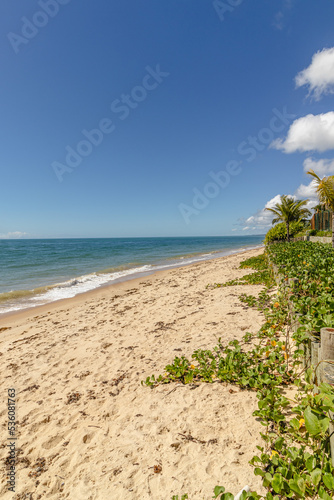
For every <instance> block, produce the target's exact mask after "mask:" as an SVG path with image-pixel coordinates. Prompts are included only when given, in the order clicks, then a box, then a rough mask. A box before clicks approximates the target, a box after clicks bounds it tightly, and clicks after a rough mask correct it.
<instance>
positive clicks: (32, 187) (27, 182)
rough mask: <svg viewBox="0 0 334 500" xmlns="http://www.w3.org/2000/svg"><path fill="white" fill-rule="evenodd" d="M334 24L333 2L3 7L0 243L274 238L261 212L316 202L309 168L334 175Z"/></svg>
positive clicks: (186, 0) (103, 0) (47, 2)
mask: <svg viewBox="0 0 334 500" xmlns="http://www.w3.org/2000/svg"><path fill="white" fill-rule="evenodd" d="M232 5H233V6H232ZM333 19H334V4H333V2H332V1H330V0H318V1H317V2H314V1H312V0H295V1H294V0H290V1H286V0H277V1H275V2H268V0H257V1H256V2H250V1H247V0H240V1H236V0H233V1H232V0H226V1H223V0H220V1H217V0H216V2H212V1H207V2H205V1H197V2H194V0H168V2H162V1H158V0H122V2H112V1H110V0H96V1H95V2H90V1H88V0H81V2H79V1H78V0H39V1H33V0H24V1H23V0H17V1H15V2H13V1H12V0H2V2H1V6H0V32H1V51H0V54H1V65H2V72H1V81H0V109H1V118H0V133H1V149H0V168H1V179H2V182H1V187H2V189H1V201H0V203H1V213H2V217H1V219H0V235H1V237H6V236H9V237H20V236H23V237H30V238H35V237H36V238H38V237H42V238H44V237H114V236H115V237H122V236H192V235H194V236H196V235H203V236H205V235H208V236H210V235H231V234H261V233H264V232H265V230H266V229H267V227H268V224H270V220H268V218H267V216H266V215H265V213H264V212H263V208H264V207H265V205H266V204H268V203H269V204H270V203H273V200H274V201H275V200H277V196H278V195H279V194H296V195H297V196H301V195H305V196H307V197H309V196H310V195H312V186H310V184H309V179H308V178H307V177H308V176H307V175H306V174H305V170H307V166H312V167H313V168H315V169H316V170H317V169H318V171H319V172H322V173H332V171H333V173H334V163H333V162H332V159H333V149H334V137H332V136H333V135H334V134H333V130H334V128H333V127H334V124H333V122H332V115H331V113H332V109H333V99H334V96H333V93H332V91H333V84H334V63H333V65H332V62H333V60H334V52H332V51H330V49H331V48H332V47H334V29H333ZM324 49H325V51H324ZM326 49H327V51H326ZM303 70H305V71H304V73H301V72H302V71H303ZM297 75H299V79H298V81H297V83H296V77H297ZM282 115H283V118H280V116H282ZM311 115H313V116H314V119H312V120H310V119H309V118H306V119H304V121H300V119H302V118H305V117H310V116H311ZM322 117H323V119H322ZM324 122H326V123H325V124H324ZM323 127H325V128H326V127H327V128H326V130H325V133H324V134H323V133H322V132H323ZM97 130H98V131H97ZM92 131H93V132H92ZM305 131H306V132H305ZM326 134H327V135H328V138H327V139H328V140H327V142H326V140H325V143H324V144H318V142H317V141H318V139H317V138H319V141H320V142H321V137H324V136H325V137H327V135H326ZM305 137H306V138H307V140H308V141H309V142H308V143H307V144H304V143H303V140H304V142H305ZM310 137H311V138H313V137H314V138H315V139H314V141H313V142H312V140H313V139H312V140H311V141H310ZM298 141H299V142H298ZM310 143H312V144H310ZM305 162H306V167H305ZM321 162H322V163H321ZM321 169H322V170H321ZM217 173H219V174H218V179H220V184H219V180H218V181H217ZM215 175H216V180H215V179H214V177H215ZM311 198H312V196H311ZM245 228H246V229H245Z"/></svg>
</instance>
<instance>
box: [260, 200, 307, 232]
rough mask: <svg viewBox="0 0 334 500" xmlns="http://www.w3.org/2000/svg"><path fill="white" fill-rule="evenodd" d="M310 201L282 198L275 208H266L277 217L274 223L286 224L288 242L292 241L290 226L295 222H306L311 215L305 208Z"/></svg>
mask: <svg viewBox="0 0 334 500" xmlns="http://www.w3.org/2000/svg"><path fill="white" fill-rule="evenodd" d="M307 202H308V200H294V199H293V198H292V196H287V195H285V194H284V195H283V196H281V202H280V203H276V205H275V206H274V208H266V210H269V211H270V212H273V214H275V215H276V217H275V218H274V219H273V221H272V223H273V224H276V222H285V225H286V234H287V240H288V241H290V224H291V222H293V221H301V220H305V219H306V217H308V216H310V215H311V212H310V211H309V210H308V209H307V208H305V205H306V203H307Z"/></svg>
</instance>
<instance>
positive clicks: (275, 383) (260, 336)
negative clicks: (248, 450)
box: [142, 242, 334, 500]
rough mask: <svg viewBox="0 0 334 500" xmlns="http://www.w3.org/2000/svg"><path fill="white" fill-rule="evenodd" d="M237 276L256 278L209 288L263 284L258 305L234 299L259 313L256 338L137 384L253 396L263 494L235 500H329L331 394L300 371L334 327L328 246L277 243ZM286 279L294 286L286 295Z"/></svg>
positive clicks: (220, 490) (226, 497) (179, 361)
mask: <svg viewBox="0 0 334 500" xmlns="http://www.w3.org/2000/svg"><path fill="white" fill-rule="evenodd" d="M269 259H270V262H271V263H273V265H274V266H276V269H277V270H278V273H279V276H280V284H279V287H278V290H277V292H276V293H273V292H272V290H271V289H272V287H273V285H274V278H273V273H272V271H271V270H270V268H269ZM240 268H241V269H247V268H253V269H255V270H256V271H255V272H254V273H251V274H247V275H246V276H244V277H243V278H239V279H237V280H232V281H230V282H227V283H223V284H214V285H213V286H211V285H208V287H210V288H211V287H212V288H219V287H221V286H237V285H243V284H251V283H253V284H264V285H265V288H264V289H263V290H262V291H261V292H260V294H259V295H258V297H255V296H253V295H246V294H241V295H240V297H239V299H240V300H241V301H242V302H243V303H244V304H247V305H248V306H249V307H256V308H258V309H259V310H261V311H263V313H264V317H265V322H264V324H263V325H262V327H261V328H260V330H259V331H258V332H257V333H256V334H252V333H246V334H245V335H244V336H243V338H242V341H241V342H239V341H237V340H233V341H231V342H229V343H228V344H227V345H225V344H224V343H223V342H222V339H219V341H218V344H217V345H216V346H215V347H214V348H213V349H212V350H203V349H198V350H196V351H195V352H194V353H193V354H192V356H191V359H187V358H186V357H184V356H182V357H175V359H174V361H173V362H172V363H171V364H169V365H167V366H166V367H165V373H164V374H162V375H159V376H157V377H156V376H154V375H152V376H151V377H147V379H146V380H145V381H144V382H142V384H144V385H146V386H148V387H151V388H152V389H154V387H156V386H158V385H160V384H168V383H171V382H176V381H177V382H179V383H183V384H190V383H194V382H196V383H198V382H206V383H213V382H228V383H230V384H235V385H238V386H240V387H241V388H242V389H249V390H256V391H257V398H258V409H257V410H256V411H255V412H254V413H253V415H254V416H255V417H257V418H259V419H260V421H261V423H262V425H263V427H264V431H263V432H262V433H261V438H262V440H263V446H258V447H257V448H258V450H259V453H258V454H257V455H256V456H254V457H253V458H252V459H251V461H250V464H251V465H252V466H253V467H254V474H255V475H257V476H260V477H261V478H262V484H263V486H264V487H265V489H266V490H267V493H266V495H265V496H263V495H260V494H258V493H256V492H246V491H245V492H243V493H242V494H241V497H240V498H241V499H242V500H245V499H254V500H262V499H266V500H280V499H288V498H292V499H298V498H306V499H316V498H320V499H324V500H330V499H332V498H333V497H334V475H333V472H334V469H333V466H332V460H331V455H330V444H329V437H330V434H329V427H330V424H331V423H332V422H333V420H332V417H331V415H332V412H334V391H333V388H332V387H331V386H330V385H328V384H321V385H320V386H316V385H315V376H314V372H313V370H312V368H308V369H307V370H306V371H304V370H302V372H301V364H302V356H303V353H304V351H303V345H304V344H305V342H306V341H307V338H308V334H309V332H312V334H313V335H314V336H317V335H319V333H320V329H321V328H322V327H323V326H334V297H333V291H334V252H333V250H332V249H331V248H330V247H329V246H328V245H319V244H311V243H308V242H298V243H290V244H287V243H278V244H275V245H271V246H270V247H269V249H267V251H266V254H263V255H261V256H259V257H255V258H251V259H247V260H245V261H243V262H242V263H241V265H240ZM290 278H293V283H292V285H291V286H290V287H287V284H288V282H289V279H290ZM291 303H292V304H293V306H294V314H299V315H300V316H299V323H300V327H299V328H298V329H297V332H296V333H294V334H293V335H291V323H292V322H293V321H294V315H293V314H292V313H291V308H290V307H289V305H290V304H291ZM251 342H252V344H253V347H252V348H251V349H249V347H250V343H251ZM246 345H247V351H245V350H244V347H245V346H246ZM288 386H290V387H293V386H294V387H295V388H296V389H297V393H296V396H295V397H294V399H289V398H287V397H286V396H285V395H284V389H285V388H287V387H288ZM173 498H177V497H173ZM185 498H187V497H185ZM213 498H219V499H220V500H233V499H234V496H233V495H232V494H231V493H229V492H226V490H225V487H223V486H216V487H215V489H214V497H213Z"/></svg>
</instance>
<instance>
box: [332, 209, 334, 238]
mask: <svg viewBox="0 0 334 500" xmlns="http://www.w3.org/2000/svg"><path fill="white" fill-rule="evenodd" d="M333 208H334V207H333ZM332 247H333V248H334V210H333V212H332Z"/></svg>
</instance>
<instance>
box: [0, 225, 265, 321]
mask: <svg viewBox="0 0 334 500" xmlns="http://www.w3.org/2000/svg"><path fill="white" fill-rule="evenodd" d="M262 241H263V236H262V235H261V236H221V237H188V238H99V239H93V238H87V239H50V240H23V239H22V240H0V313H5V312H10V311H15V310H19V309H24V308H27V307H33V306H36V305H40V304H44V303H47V302H52V301H54V300H59V299H62V298H69V297H74V296H75V295H77V294H78V293H82V292H85V291H89V290H93V289H94V288H98V287H100V286H103V285H106V284H109V283H110V284H111V283H115V282H117V281H121V280H125V279H130V278H131V277H137V276H138V275H146V274H148V273H152V272H154V271H157V270H160V269H168V268H170V267H176V266H180V265H187V264H191V263H193V262H198V261H201V260H206V259H211V258H215V257H220V256H222V255H228V254H230V253H234V252H237V251H242V250H246V249H248V248H254V247H257V246H260V245H261V244H262Z"/></svg>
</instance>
